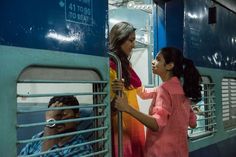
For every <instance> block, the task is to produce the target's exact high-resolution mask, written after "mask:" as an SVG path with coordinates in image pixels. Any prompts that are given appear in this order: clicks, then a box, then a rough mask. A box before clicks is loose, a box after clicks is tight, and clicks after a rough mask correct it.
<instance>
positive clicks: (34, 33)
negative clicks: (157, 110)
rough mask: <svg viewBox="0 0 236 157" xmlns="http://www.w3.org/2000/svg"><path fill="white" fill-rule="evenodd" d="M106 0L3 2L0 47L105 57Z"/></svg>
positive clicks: (0, 7) (10, 0) (16, 0)
mask: <svg viewBox="0 0 236 157" xmlns="http://www.w3.org/2000/svg"><path fill="white" fill-rule="evenodd" d="M107 4H108V2H107V0H99V1H97V0H83V1H82V0H80V1H78V0H56V1H42V0H34V1H32V0H24V1H18V0H2V1H1V5H0V17H1V23H0V45H9V46H19V47H27V48H36V49H46V50H57V51H63V52H72V53H80V54H89V55H96V56H107V53H106V45H107V42H106V40H107V39H106V34H105V29H106V28H107V21H108V20H107V18H108V16H107V10H108V5H107Z"/></svg>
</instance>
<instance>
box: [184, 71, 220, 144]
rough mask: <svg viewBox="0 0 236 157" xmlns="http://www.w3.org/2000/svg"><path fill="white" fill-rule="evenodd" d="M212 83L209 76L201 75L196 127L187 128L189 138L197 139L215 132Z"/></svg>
mask: <svg viewBox="0 0 236 157" xmlns="http://www.w3.org/2000/svg"><path fill="white" fill-rule="evenodd" d="M214 85H215V84H214V83H212V82H211V80H210V78H209V77H205V76H203V77H202V83H201V86H202V92H201V93H202V100H201V101H200V102H199V103H197V104H196V105H197V106H198V107H199V109H200V113H199V114H198V115H197V127H196V128H195V129H190V128H189V131H188V135H189V138H190V139H198V138H201V137H205V136H209V135H212V134H213V133H214V132H216V128H215V126H216V115H215V104H216V103H215V93H214V88H213V87H214Z"/></svg>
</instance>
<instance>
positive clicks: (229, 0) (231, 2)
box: [215, 0, 236, 13]
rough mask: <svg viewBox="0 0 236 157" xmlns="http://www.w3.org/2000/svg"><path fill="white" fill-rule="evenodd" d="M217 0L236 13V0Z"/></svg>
mask: <svg viewBox="0 0 236 157" xmlns="http://www.w3.org/2000/svg"><path fill="white" fill-rule="evenodd" d="M215 1H216V2H218V3H220V4H221V5H223V6H225V7H226V8H228V9H230V10H232V11H234V12H235V13H236V1H235V0H215Z"/></svg>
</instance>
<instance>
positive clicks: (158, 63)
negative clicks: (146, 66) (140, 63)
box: [152, 53, 167, 76]
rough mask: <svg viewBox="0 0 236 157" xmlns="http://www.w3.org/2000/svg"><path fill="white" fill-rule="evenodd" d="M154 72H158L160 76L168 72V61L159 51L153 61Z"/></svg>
mask: <svg viewBox="0 0 236 157" xmlns="http://www.w3.org/2000/svg"><path fill="white" fill-rule="evenodd" d="M152 72H153V74H157V75H159V76H164V75H165V73H166V72H167V70H166V62H165V59H164V57H163V55H162V54H161V53H159V54H158V55H157V56H156V59H155V60H153V61H152Z"/></svg>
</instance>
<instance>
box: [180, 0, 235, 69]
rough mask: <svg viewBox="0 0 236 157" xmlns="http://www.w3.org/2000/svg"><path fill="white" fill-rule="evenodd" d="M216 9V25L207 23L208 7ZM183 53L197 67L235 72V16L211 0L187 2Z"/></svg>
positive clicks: (188, 0)
mask: <svg viewBox="0 0 236 157" xmlns="http://www.w3.org/2000/svg"><path fill="white" fill-rule="evenodd" d="M212 6H215V7H216V9H217V19H216V24H208V8H209V7H212ZM184 12H185V14H184V15H185V16H184V52H185V55H186V56H187V57H189V58H191V59H193V60H194V62H195V64H196V65H197V66H201V67H208V68H217V69H226V70H232V71H235V70H236V53H235V51H236V34H235V28H236V14H235V13H233V12H231V11H230V10H228V9H226V8H224V7H222V6H221V5H218V4H216V3H213V2H212V1H210V0H207V1H206V0H198V1H195V0H186V1H185V10H184Z"/></svg>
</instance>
